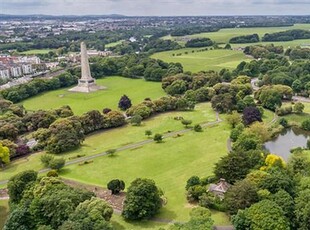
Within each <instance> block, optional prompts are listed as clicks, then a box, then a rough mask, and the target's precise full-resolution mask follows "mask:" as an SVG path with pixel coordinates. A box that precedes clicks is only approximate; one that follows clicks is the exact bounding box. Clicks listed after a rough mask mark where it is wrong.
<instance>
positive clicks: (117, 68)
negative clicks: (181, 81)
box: [91, 54, 183, 81]
mask: <svg viewBox="0 0 310 230" xmlns="http://www.w3.org/2000/svg"><path fill="white" fill-rule="evenodd" d="M92 62H93V64H92V65H91V72H92V76H93V77H95V78H100V77H103V76H111V75H119V76H124V77H129V78H144V79H145V80H147V81H161V79H162V78H163V77H165V76H170V75H174V74H177V73H182V72H183V67H182V65H181V64H180V63H167V62H164V61H161V60H155V59H151V58H149V57H146V56H144V55H135V54H133V55H126V56H123V57H118V58H101V57H96V58H93V59H92Z"/></svg>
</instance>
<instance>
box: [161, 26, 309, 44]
mask: <svg viewBox="0 0 310 230" xmlns="http://www.w3.org/2000/svg"><path fill="white" fill-rule="evenodd" d="M291 29H306V30H309V29H310V24H295V25H294V26H290V27H258V28H231V29H221V30H220V31H218V32H211V33H200V34H193V35H187V36H180V37H171V36H165V37H163V39H172V40H176V41H184V40H185V39H192V38H201V37H208V38H210V39H212V40H213V41H216V42H217V43H228V41H229V39H230V38H232V37H236V36H242V35H248V34H254V33H257V34H258V35H259V36H260V38H261V37H262V36H263V35H264V34H265V33H275V32H279V31H285V30H291ZM308 41H310V39H308ZM308 43H309V42H308Z"/></svg>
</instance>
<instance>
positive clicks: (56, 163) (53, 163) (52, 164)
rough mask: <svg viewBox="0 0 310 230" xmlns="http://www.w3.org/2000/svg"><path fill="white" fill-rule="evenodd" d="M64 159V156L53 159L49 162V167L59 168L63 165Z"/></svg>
mask: <svg viewBox="0 0 310 230" xmlns="http://www.w3.org/2000/svg"><path fill="white" fill-rule="evenodd" d="M65 163H66V160H65V159H64V158H58V159H53V160H51V161H50V162H49V167H50V168H51V169H55V170H60V169H61V168H63V167H64V166H65Z"/></svg>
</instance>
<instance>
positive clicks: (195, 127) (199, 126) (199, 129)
mask: <svg viewBox="0 0 310 230" xmlns="http://www.w3.org/2000/svg"><path fill="white" fill-rule="evenodd" d="M194 131H195V132H202V127H201V125H199V124H198V125H195V126H194Z"/></svg>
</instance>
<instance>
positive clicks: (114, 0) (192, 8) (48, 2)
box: [0, 0, 310, 16]
mask: <svg viewBox="0 0 310 230" xmlns="http://www.w3.org/2000/svg"><path fill="white" fill-rule="evenodd" d="M309 4H310V0H157V1H156V0H0V13H9V14H34V13H35V14H37V13H39V14H53V15H66V14H71V15H72V14H76V15H81V14H83V15H87V14H88V15H89V14H100V15H104V14H114V13H116V14H124V15H132V16H134V15H141V16H153V15H159V16H162V15H163V16H164V15H167V16H175V15H255V14H256V15H257V14H309ZM288 5H290V6H292V7H288Z"/></svg>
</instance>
